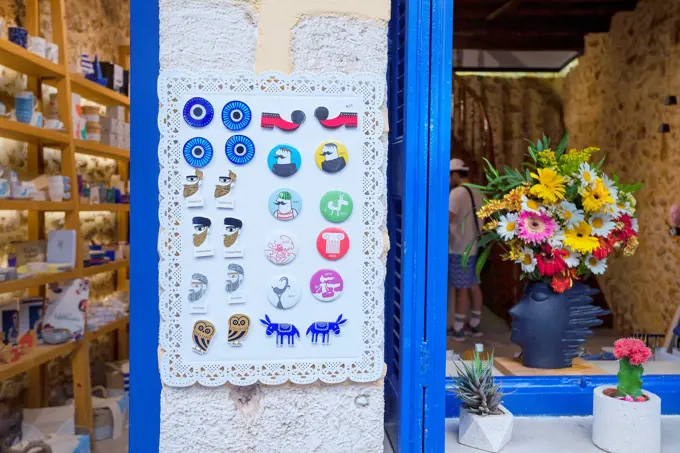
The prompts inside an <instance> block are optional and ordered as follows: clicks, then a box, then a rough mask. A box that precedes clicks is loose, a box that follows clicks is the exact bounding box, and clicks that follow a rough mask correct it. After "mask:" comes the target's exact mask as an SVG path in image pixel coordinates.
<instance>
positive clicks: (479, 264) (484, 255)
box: [475, 244, 491, 280]
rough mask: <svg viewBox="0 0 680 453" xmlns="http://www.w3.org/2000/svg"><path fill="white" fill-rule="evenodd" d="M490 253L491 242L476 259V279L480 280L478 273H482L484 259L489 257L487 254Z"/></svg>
mask: <svg viewBox="0 0 680 453" xmlns="http://www.w3.org/2000/svg"><path fill="white" fill-rule="evenodd" d="M490 253H491V244H489V245H487V246H486V248H485V249H484V251H483V252H482V254H481V255H479V258H478V259H477V268H476V269H475V274H476V275H477V280H480V275H481V274H482V269H483V268H484V265H485V264H486V260H487V259H489V254H490Z"/></svg>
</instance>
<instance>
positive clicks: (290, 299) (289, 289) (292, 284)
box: [267, 275, 302, 310]
mask: <svg viewBox="0 0 680 453" xmlns="http://www.w3.org/2000/svg"><path fill="white" fill-rule="evenodd" d="M301 297H302V287H301V286H300V285H299V284H298V282H297V279H296V278H295V277H291V276H290V275H280V276H277V277H274V278H273V279H271V280H270V281H269V285H267V300H269V303H270V304H272V306H274V307H276V308H278V309H279V310H288V309H289V308H293V307H294V306H295V305H297V303H298V302H300V298H301Z"/></svg>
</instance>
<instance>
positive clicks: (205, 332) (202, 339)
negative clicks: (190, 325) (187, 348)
mask: <svg viewBox="0 0 680 453" xmlns="http://www.w3.org/2000/svg"><path fill="white" fill-rule="evenodd" d="M215 333H216V332H215V326H214V325H213V323H211V322H210V321H196V323H195V324H194V330H193V332H192V335H191V336H192V338H193V340H194V352H196V353H198V354H201V355H203V354H207V352H208V348H209V347H210V343H211V342H212V339H213V337H214V336H215Z"/></svg>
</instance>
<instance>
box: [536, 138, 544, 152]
mask: <svg viewBox="0 0 680 453" xmlns="http://www.w3.org/2000/svg"><path fill="white" fill-rule="evenodd" d="M536 150H537V151H543V142H542V141H541V139H539V140H538V141H537V142H536Z"/></svg>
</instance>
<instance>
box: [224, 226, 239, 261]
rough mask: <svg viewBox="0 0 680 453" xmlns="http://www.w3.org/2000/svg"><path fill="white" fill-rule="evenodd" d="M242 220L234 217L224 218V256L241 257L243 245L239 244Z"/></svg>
mask: <svg viewBox="0 0 680 453" xmlns="http://www.w3.org/2000/svg"><path fill="white" fill-rule="evenodd" d="M242 228H243V222H242V221H241V220H240V219H237V218H235V217H225V218H224V231H223V235H222V243H223V244H224V257H225V258H243V247H242V246H241V244H240V242H241V241H240V236H241V229H242Z"/></svg>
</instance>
